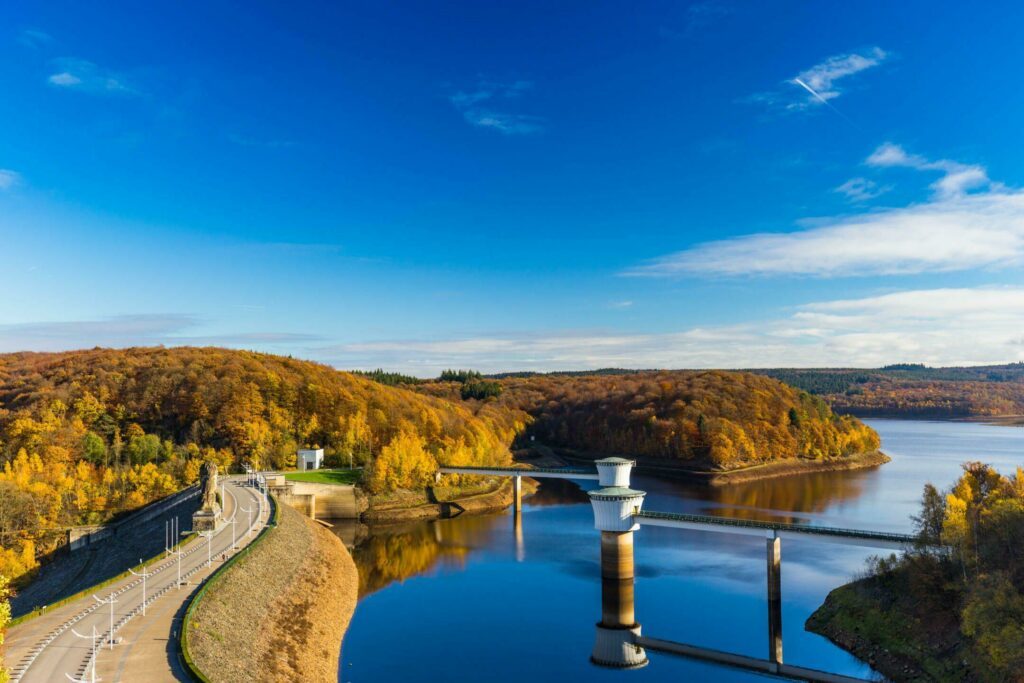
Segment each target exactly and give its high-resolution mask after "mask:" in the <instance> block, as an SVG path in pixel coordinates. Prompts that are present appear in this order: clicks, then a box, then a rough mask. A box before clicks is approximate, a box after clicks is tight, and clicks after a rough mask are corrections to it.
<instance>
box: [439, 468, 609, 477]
mask: <svg viewBox="0 0 1024 683" xmlns="http://www.w3.org/2000/svg"><path fill="white" fill-rule="evenodd" d="M438 471H439V472H441V473H442V474H478V475H482V476H492V477H493V476H497V477H517V476H522V477H547V478H549V479H597V472H596V471H594V470H589V469H577V468H573V467H534V468H532V469H525V468H522V467H447V466H441V467H439V468H438Z"/></svg>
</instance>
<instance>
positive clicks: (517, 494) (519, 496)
mask: <svg viewBox="0 0 1024 683" xmlns="http://www.w3.org/2000/svg"><path fill="white" fill-rule="evenodd" d="M522 509H523V478H522V477H521V476H519V475H516V476H514V477H512V512H513V513H514V514H517V515H518V514H519V512H520V511H521V510H522Z"/></svg>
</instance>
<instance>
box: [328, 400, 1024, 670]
mask: <svg viewBox="0 0 1024 683" xmlns="http://www.w3.org/2000/svg"><path fill="white" fill-rule="evenodd" d="M865 422H866V423H867V424H869V425H870V426H871V427H873V428H874V429H875V430H876V431H878V433H879V434H880V435H881V438H882V450H883V451H884V452H885V453H887V454H888V455H889V456H891V457H892V462H890V463H888V464H886V465H883V466H881V467H878V468H874V469H870V470H861V471H852V472H829V473H815V474H806V475H796V476H790V477H783V478H777V479H766V480H763V481H757V482H750V483H746V484H736V485H731V486H723V487H707V486H702V485H699V484H690V483H682V482H675V481H667V480H661V479H655V478H651V477H646V476H642V475H636V474H634V476H633V479H632V487H633V488H635V489H640V490H642V491H646V492H647V497H646V499H645V500H644V506H643V507H644V509H645V510H652V511H663V512H686V513H695V514H707V515H724V516H728V517H739V518H744V519H757V520H766V521H784V522H795V523H800V524H815V525H822V526H834V527H845V528H856V529H868V530H878V531H893V532H901V533H910V532H911V531H912V529H913V522H912V521H911V519H910V517H911V515H913V514H915V513H916V512H917V510H918V503H919V501H920V497H921V490H922V487H923V486H924V484H925V483H927V482H932V483H934V484H935V485H936V486H938V487H939V488H940V489H944V488H946V487H948V486H949V485H950V484H952V483H953V481H954V480H955V479H956V478H957V477H958V476H959V473H960V464H961V463H962V462H965V461H968V460H980V461H982V462H987V463H991V464H993V465H995V466H996V467H997V468H998V469H999V470H1000V471H1001V472H1002V473H1004V474H1012V473H1013V471H1014V470H1015V468H1016V467H1017V466H1018V465H1021V464H1024V457H1022V456H1024V429H1022V428H1020V427H1007V426H994V425H986V424H979V423H970V422H930V421H917V420H883V419H868V420H865ZM595 485H596V482H589V481H581V482H569V481H560V480H541V488H540V489H539V490H538V492H537V493H536V494H535V495H533V496H530V497H528V498H526V499H525V500H524V508H523V513H522V524H521V527H520V528H519V529H518V530H517V529H516V528H515V526H514V524H513V515H512V513H511V512H510V511H506V512H504V513H498V514H490V515H480V516H464V517H460V518H456V519H449V520H437V521H430V522H417V523H413V524H409V525H403V526H397V527H388V528H379V529H371V532H370V534H369V536H367V537H366V538H363V539H361V540H360V541H359V543H358V544H357V546H356V547H355V549H354V550H353V557H354V558H355V560H356V564H357V565H358V567H359V574H360V602H359V605H358V607H357V609H356V612H355V616H354V617H353V619H352V623H351V625H350V627H349V631H348V633H347V634H346V636H345V642H344V646H343V648H342V652H341V663H340V668H339V672H338V680H339V681H345V682H349V681H350V682H351V683H371V682H377V681H380V682H384V681H408V680H437V681H443V680H450V681H493V682H503V681H509V682H513V681H514V682H516V683H519V682H521V681H524V680H527V681H577V680H587V681H612V680H619V681H621V680H627V679H628V680H629V681H638V682H639V681H668V680H676V681H686V680H692V681H758V680H764V678H763V677H762V676H758V675H757V674H753V673H748V672H744V671H738V670H734V669H730V668H726V667H722V666H719V665H715V664H710V663H705V662H700V661H696V660H690V659H685V658H682V657H677V656H673V655H667V654H661V653H657V652H648V657H649V659H650V662H649V664H648V665H647V666H645V667H644V668H642V669H638V670H632V671H620V670H614V669H605V668H601V667H598V666H596V665H594V664H592V663H591V662H590V653H591V650H592V649H593V647H594V638H595V624H596V622H597V621H598V620H599V619H600V618H601V579H600V569H599V548H600V534H599V532H598V531H596V530H595V529H594V526H593V515H592V513H591V507H590V504H589V500H588V498H587V496H586V493H585V491H586V489H588V488H592V487H594V486H595ZM337 529H338V533H339V534H343V533H344V530H343V527H340V526H339V527H337ZM634 540H635V562H636V585H635V590H636V619H637V621H638V622H639V623H640V625H641V626H642V629H643V634H644V636H647V637H653V638H658V639H663V640H670V641H676V642H680V643H686V644H688V645H694V646H698V647H703V648H712V649H715V650H721V651H727V652H734V653H738V654H743V655H747V656H751V657H758V658H761V659H764V658H766V657H767V653H768V627H767V620H768V616H767V603H766V598H765V591H766V588H765V572H766V569H765V550H764V540H763V539H761V538H756V537H745V536H736V535H731V534H720V533H708V532H699V531H681V530H675V529H665V528H655V527H643V528H641V529H640V530H639V531H637V532H636V534H635V538H634ZM881 552H883V551H873V550H871V549H869V548H860V547H853V546H845V545H836V544H832V543H822V542H820V541H816V540H813V539H807V540H789V539H786V540H784V541H783V543H782V610H783V617H782V625H783V654H784V661H785V662H787V663H789V664H794V665H799V666H805V667H810V668H814V669H819V670H823V671H829V672H833V673H839V674H845V675H852V676H859V677H862V678H873V677H875V674H874V673H873V672H872V670H871V669H870V667H868V666H867V665H866V664H864V663H863V662H860V661H859V660H857V659H855V658H854V657H852V656H851V655H849V654H847V653H846V652H844V651H843V650H841V649H839V648H838V647H836V646H834V645H832V644H831V643H830V642H828V641H827V640H826V639H824V638H822V637H820V636H817V635H814V634H812V633H808V632H807V631H805V630H804V621H805V620H806V619H807V617H808V616H810V614H811V613H812V612H813V611H814V610H815V609H817V607H818V606H819V605H821V603H822V601H823V600H824V599H825V596H826V595H827V594H828V593H829V591H831V590H832V589H834V588H836V587H838V586H840V585H842V584H843V583H846V582H848V581H850V580H851V579H853V578H856V577H857V575H858V574H859V573H861V572H863V570H864V567H865V561H866V560H867V558H868V557H870V556H871V555H873V554H879V553H881Z"/></svg>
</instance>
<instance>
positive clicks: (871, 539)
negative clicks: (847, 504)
mask: <svg viewBox="0 0 1024 683" xmlns="http://www.w3.org/2000/svg"><path fill="white" fill-rule="evenodd" d="M634 519H636V521H637V522H638V523H639V524H641V525H648V526H668V527H676V528H682V529H696V530H698V531H717V532H725V533H734V534H745V535H749V536H761V537H765V536H771V535H772V534H774V535H777V536H782V537H790V538H799V537H808V536H813V537H816V538H817V539H818V540H826V541H832V542H834V543H845V544H848V545H864V546H869V547H879V548H904V547H906V546H908V545H913V544H914V543H915V542H917V538H916V537H915V536H910V535H907V534H893V533H888V532H884V531H865V530H863V529H840V528H837V527H827V526H811V525H809V524H790V523H788V522H759V521H754V520H747V519H732V518H729V517H713V516H709V515H687V514H681V513H674V512H652V511H647V510H644V511H641V512H638V513H637V514H635V515H634Z"/></svg>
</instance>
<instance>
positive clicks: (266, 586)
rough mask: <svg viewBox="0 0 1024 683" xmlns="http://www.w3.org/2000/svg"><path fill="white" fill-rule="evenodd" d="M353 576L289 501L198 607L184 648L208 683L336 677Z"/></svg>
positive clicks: (323, 533) (348, 562) (329, 540)
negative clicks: (261, 537)
mask: <svg viewBox="0 0 1024 683" xmlns="http://www.w3.org/2000/svg"><path fill="white" fill-rule="evenodd" d="M358 587H359V575H358V573H357V571H356V567H355V564H354V563H353V561H352V558H351V556H349V554H348V551H347V550H346V549H345V546H344V544H342V542H341V541H340V540H339V539H338V538H337V537H336V536H335V535H334V534H332V533H331V532H330V531H328V530H327V529H325V528H323V527H322V526H321V525H319V524H317V523H316V522H314V521H312V520H310V519H308V518H306V517H304V516H303V515H301V514H300V513H298V512H296V511H295V510H292V509H291V508H289V507H287V506H281V508H280V521H279V525H278V527H277V528H275V529H273V530H272V531H271V532H270V533H269V535H268V537H267V538H266V539H265V540H264V541H263V542H262V543H260V544H258V545H257V546H256V547H255V548H254V549H253V551H252V552H251V553H250V554H249V555H248V556H246V557H245V558H243V559H242V560H241V561H239V562H238V563H237V564H236V565H235V566H233V567H231V568H230V569H229V570H228V571H227V573H226V574H225V575H224V576H223V578H222V579H221V580H220V581H219V582H218V583H217V584H216V585H215V586H211V588H210V590H208V591H207V593H206V595H205V596H204V597H203V599H202V600H201V601H200V602H199V604H198V605H197V606H196V609H195V611H194V612H193V618H192V622H191V627H190V637H189V645H190V651H191V654H192V658H193V660H194V661H195V663H196V665H197V666H198V668H199V669H200V670H201V671H202V672H203V673H204V674H205V675H206V676H207V677H208V678H209V679H210V680H211V681H214V683H236V682H237V683H242V682H245V681H253V680H256V681H325V682H327V681H330V682H333V681H336V680H337V672H338V656H339V650H340V643H341V639H342V637H343V636H344V634H345V630H346V629H347V627H348V623H349V620H350V619H351V617H352V613H353V611H354V610H355V605H356V599H357V594H358Z"/></svg>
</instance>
